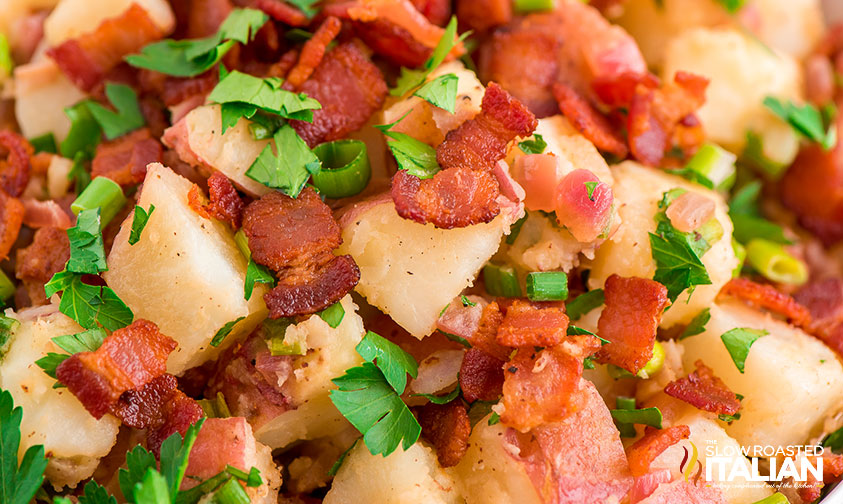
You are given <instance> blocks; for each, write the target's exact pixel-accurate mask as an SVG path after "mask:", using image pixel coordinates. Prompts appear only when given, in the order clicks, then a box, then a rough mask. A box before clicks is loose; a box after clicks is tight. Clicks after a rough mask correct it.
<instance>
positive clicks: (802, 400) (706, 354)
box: [680, 302, 843, 446]
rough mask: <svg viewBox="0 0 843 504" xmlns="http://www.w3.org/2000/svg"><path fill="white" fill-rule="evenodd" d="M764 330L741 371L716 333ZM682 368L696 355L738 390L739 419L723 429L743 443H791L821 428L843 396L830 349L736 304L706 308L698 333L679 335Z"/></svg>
mask: <svg viewBox="0 0 843 504" xmlns="http://www.w3.org/2000/svg"><path fill="white" fill-rule="evenodd" d="M737 327H746V328H751V329H764V330H767V331H769V333H770V334H769V335H767V336H763V337H761V338H759V339H758V340H756V341H755V343H754V344H753V345H752V347H750V351H749V356H748V357H747V359H746V366H745V368H744V371H745V372H744V373H741V372H740V371H738V369H737V367H736V366H735V364H734V362H732V359H731V357H730V356H729V353H728V351H727V350H726V347H725V346H724V344H723V342H722V341H721V339H720V336H721V335H722V334H723V333H725V332H726V331H729V330H731V329H734V328H737ZM680 344H681V345H682V346H683V347H685V354H684V356H683V363H684V365H685V369H686V370H691V369H693V368H694V362H695V361H696V360H697V359H701V360H702V361H703V362H705V364H706V365H708V366H709V367H710V368H711V369H713V370H714V374H715V375H717V376H718V377H720V378H721V379H722V380H723V381H724V382H725V383H726V385H727V386H728V387H729V388H730V389H731V390H732V391H734V392H736V393H739V394H743V395H744V399H743V401H742V408H741V418H740V420H738V421H736V422H732V424H731V425H729V426H726V427H725V429H726V432H728V433H729V435H730V436H732V437H733V438H735V439H737V440H738V442H740V443H741V444H742V445H743V446H750V445H756V444H758V445H772V446H786V445H795V444H800V443H804V442H806V441H808V439H809V438H810V437H811V436H812V434H815V431H819V430H820V429H821V428H822V425H821V424H822V422H823V420H824V419H825V418H826V417H827V416H829V415H831V414H834V413H835V412H837V411H838V410H839V409H840V406H841V400H840V398H841V397H843V366H841V364H840V361H838V359H837V357H836V356H835V354H834V352H832V351H831V350H830V349H829V348H828V347H826V346H825V345H824V344H823V343H822V342H820V341H819V340H817V339H815V338H813V337H811V336H808V335H807V334H805V333H804V332H802V331H801V330H799V329H796V328H794V327H792V326H790V325H788V324H785V323H783V322H780V321H777V320H774V319H773V318H772V317H770V316H769V315H765V314H762V313H759V312H757V311H755V310H752V309H750V308H748V307H746V306H745V305H743V304H739V303H736V302H732V303H721V304H718V305H715V306H712V307H711V320H709V322H708V323H707V324H706V327H705V332H703V333H702V334H699V335H696V336H692V337H690V338H686V339H683V340H682V341H680Z"/></svg>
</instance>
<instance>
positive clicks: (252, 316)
mask: <svg viewBox="0 0 843 504" xmlns="http://www.w3.org/2000/svg"><path fill="white" fill-rule="evenodd" d="M191 186H192V184H191V183H190V182H189V181H188V180H187V179H185V178H183V177H181V176H179V175H176V174H175V173H173V171H172V170H170V169H169V168H166V167H164V166H162V165H160V164H157V163H156V164H151V165H150V166H149V170H148V172H147V175H146V179H145V181H144V184H143V189H142V192H141V195H140V200H139V201H138V205H140V206H141V207H143V208H144V209H149V207H150V205H155V211H154V212H153V213H152V215H151V216H150V217H149V221H147V223H146V227H145V228H144V230H143V233H142V234H141V237H140V240H139V241H138V242H137V243H135V244H134V245H129V241H128V239H129V233H130V231H131V228H132V221H133V215H132V214H129V216H128V217H127V218H126V220H125V221H123V224H122V225H121V227H120V232H119V233H118V234H117V237H116V238H115V239H114V246H113V248H112V249H111V253H110V254H109V255H108V267H109V271H107V272H106V273H104V274H103V277H104V278H105V280H106V282H107V283H108V285H109V286H110V287H111V288H112V289H114V291H115V292H116V293H117V295H118V296H120V298H121V299H122V300H123V301H124V302H125V303H126V304H127V305H129V307H130V308H131V309H132V311H133V312H134V313H135V317H136V318H144V319H148V320H151V321H152V322H154V323H156V324H157V325H158V327H159V328H160V329H161V332H162V333H164V334H166V335H167V336H170V337H171V338H173V339H175V340H176V341H177V342H178V344H179V347H178V348H177V349H176V350H175V351H174V352H173V353H172V354H170V359H169V361H168V362H167V370H168V371H169V372H170V373H173V374H180V373H182V372H183V371H185V370H186V369H188V368H191V367H194V366H198V365H199V364H202V363H203V362H205V361H207V360H210V359H213V358H215V357H216V356H217V355H218V354H219V353H220V351H222V350H223V349H224V348H225V347H226V346H227V344H229V343H231V342H232V341H234V340H236V339H237V338H238V336H240V335H243V334H248V333H249V332H251V330H252V329H254V328H255V326H256V325H257V324H258V323H260V321H261V320H263V319H264V318H265V317H266V305H265V304H264V302H263V294H264V293H265V292H266V287H265V286H264V285H263V284H259V285H256V286H255V291H254V293H252V298H251V299H250V300H249V301H246V300H245V299H243V285H244V281H245V277H246V259H245V258H244V257H243V255H242V254H241V253H240V251H239V250H238V248H237V245H236V244H235V243H234V235H233V233H232V232H231V229H230V228H229V227H228V225H227V224H223V223H221V222H219V221H217V220H215V219H207V218H204V217H202V216H200V215H199V214H198V213H196V212H195V211H194V210H192V209H191V208H190V206H189V205H188V203H187V193H188V191H189V190H190V188H191ZM240 317H245V318H244V319H243V320H241V321H240V322H238V323H237V324H236V325H235V326H234V328H233V330H232V331H231V333H230V334H229V335H228V337H226V339H225V340H224V343H223V344H222V345H221V346H219V347H216V348H214V347H212V346H210V342H211V340H212V339H213V337H214V335H215V334H216V333H217V331H218V330H219V329H220V328H221V327H222V326H224V325H225V324H226V323H228V322H230V321H232V320H236V319H238V318H240Z"/></svg>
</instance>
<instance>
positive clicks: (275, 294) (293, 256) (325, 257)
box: [243, 188, 360, 318]
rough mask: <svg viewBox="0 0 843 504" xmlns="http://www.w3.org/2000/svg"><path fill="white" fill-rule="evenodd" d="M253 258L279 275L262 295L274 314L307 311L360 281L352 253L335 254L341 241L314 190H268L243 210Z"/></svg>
mask: <svg viewBox="0 0 843 504" xmlns="http://www.w3.org/2000/svg"><path fill="white" fill-rule="evenodd" d="M243 232H244V233H245V234H246V236H247V237H248V238H249V248H250V249H251V251H252V258H253V259H254V260H255V262H257V263H258V264H262V265H265V266H269V267H270V268H272V269H273V270H275V271H276V272H277V273H278V286H277V287H275V288H274V289H273V290H272V291H270V292H269V293H267V294H266V295H265V296H264V300H265V301H266V302H267V306H268V307H269V309H270V316H271V317H273V318H278V317H290V316H293V315H307V314H310V313H314V312H316V311H319V310H321V309H323V308H326V307H328V306H330V305H331V304H333V303H335V302H337V301H339V300H340V299H341V298H342V297H343V296H345V295H346V294H347V293H348V291H350V290H351V289H352V288H353V287H354V286H355V285H356V284H357V282H358V281H359V279H360V270H359V269H358V268H357V264H356V263H355V262H354V260H353V259H352V258H351V256H335V255H334V254H333V253H332V250H333V249H335V248H337V247H338V246H339V245H340V243H342V237H341V232H340V228H339V225H337V222H336V220H334V217H333V215H332V214H331V209H330V208H329V207H328V205H326V204H325V203H323V202H322V200H321V199H320V198H319V196H317V194H316V192H315V191H313V189H310V188H305V189H304V190H303V191H302V192H301V193H300V194H299V196H298V198H295V199H293V198H290V197H288V196H286V195H284V194H281V193H280V192H275V191H273V192H270V193H268V194H266V195H264V196H263V197H262V198H261V199H259V200H255V201H253V202H252V203H251V204H249V206H247V207H246V209H245V210H244V212H243Z"/></svg>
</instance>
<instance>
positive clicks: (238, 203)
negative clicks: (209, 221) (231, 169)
mask: <svg viewBox="0 0 843 504" xmlns="http://www.w3.org/2000/svg"><path fill="white" fill-rule="evenodd" d="M194 187H196V186H194ZM208 193H209V194H210V195H211V203H210V204H208V206H207V207H205V210H206V211H207V212H208V213H209V214H210V215H211V216H213V217H215V218H216V219H218V220H221V221H223V222H228V223H229V224H231V227H233V228H234V229H239V228H240V222H241V220H242V219H243V200H241V199H240V195H239V194H237V190H236V189H234V184H232V183H231V181H230V180H228V177H226V176H225V175H223V174H222V173H220V172H214V173H213V175H211V176H210V177H209V178H208Z"/></svg>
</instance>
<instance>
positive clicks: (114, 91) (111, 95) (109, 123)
mask: <svg viewBox="0 0 843 504" xmlns="http://www.w3.org/2000/svg"><path fill="white" fill-rule="evenodd" d="M105 95H106V96H107V97H108V101H110V102H111V104H112V105H113V106H114V108H115V109H117V112H114V111H112V110H109V109H107V108H105V107H103V106H102V105H100V104H99V103H96V102H89V103H88V110H90V112H91V115H93V116H94V119H96V121H97V123H98V124H99V126H100V128H101V129H102V132H103V134H105V138H107V139H109V140H114V139H115V138H117V137H120V136H123V135H125V134H126V133H129V132H130V131H134V130H136V129H138V128H142V127H143V125H144V124H146V120H145V119H144V117H143V113H141V109H140V105H139V104H138V95H137V93H135V90H134V89H132V88H131V87H129V86H127V85H125V84H115V83H113V82H108V83H106V85H105Z"/></svg>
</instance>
